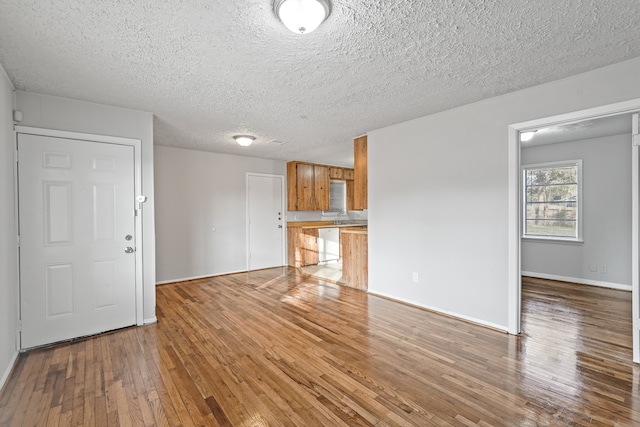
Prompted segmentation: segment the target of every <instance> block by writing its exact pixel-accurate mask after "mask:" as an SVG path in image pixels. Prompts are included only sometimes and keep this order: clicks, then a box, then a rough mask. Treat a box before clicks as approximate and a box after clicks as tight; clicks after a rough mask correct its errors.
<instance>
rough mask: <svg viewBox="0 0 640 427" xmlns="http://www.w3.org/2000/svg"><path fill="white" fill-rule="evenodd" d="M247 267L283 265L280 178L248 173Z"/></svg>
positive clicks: (257, 268) (255, 268) (251, 268)
mask: <svg viewBox="0 0 640 427" xmlns="http://www.w3.org/2000/svg"><path fill="white" fill-rule="evenodd" d="M247 179H248V210H249V270H259V269H261V268H270V267H280V266H282V265H284V259H283V253H284V233H283V230H284V229H283V227H284V225H283V220H282V219H283V218H284V216H283V214H284V212H283V211H282V198H283V194H282V187H283V182H284V177H282V176H265V175H249V176H248V177H247Z"/></svg>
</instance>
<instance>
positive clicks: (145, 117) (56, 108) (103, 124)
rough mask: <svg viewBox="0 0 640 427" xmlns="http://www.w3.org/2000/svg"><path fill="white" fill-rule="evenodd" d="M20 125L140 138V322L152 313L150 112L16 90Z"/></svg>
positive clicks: (152, 314)
mask: <svg viewBox="0 0 640 427" xmlns="http://www.w3.org/2000/svg"><path fill="white" fill-rule="evenodd" d="M16 107H17V109H18V110H20V111H22V113H23V116H24V120H23V121H22V122H21V123H20V125H22V126H32V127H38V128H45V129H56V130H63V131H70V132H81V133H89V134H96V135H108V136H119V137H123V138H135V139H139V140H141V141H142V192H143V194H144V195H146V196H147V197H148V201H147V202H146V203H145V204H144V206H143V212H142V236H143V237H142V240H143V245H144V253H143V266H142V268H143V281H144V314H143V317H144V321H145V323H149V322H153V321H155V319H156V317H155V316H156V315H155V302H156V293H155V260H156V257H155V234H154V230H155V227H154V183H153V115H152V114H151V113H146V112H143V111H135V110H128V109H124V108H117V107H111V106H107V105H101V104H94V103H89V102H81V101H76V100H72V99H66V98H58V97H53V96H46V95H39V94H35V93H29V92H23V91H17V92H16Z"/></svg>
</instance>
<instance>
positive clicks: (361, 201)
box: [353, 135, 368, 210]
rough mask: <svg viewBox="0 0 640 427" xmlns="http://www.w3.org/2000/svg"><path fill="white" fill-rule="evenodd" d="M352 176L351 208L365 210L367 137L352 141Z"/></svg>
mask: <svg viewBox="0 0 640 427" xmlns="http://www.w3.org/2000/svg"><path fill="white" fill-rule="evenodd" d="M353 154H354V167H353V169H354V174H353V175H354V176H353V183H354V188H353V198H354V200H353V208H354V209H356V210H361V209H367V205H368V199H367V187H368V181H367V135H364V136H361V137H359V138H356V139H354V140H353Z"/></svg>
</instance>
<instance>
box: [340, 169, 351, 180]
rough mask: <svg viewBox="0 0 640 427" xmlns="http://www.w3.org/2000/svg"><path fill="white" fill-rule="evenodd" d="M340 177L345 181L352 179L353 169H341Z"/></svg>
mask: <svg viewBox="0 0 640 427" xmlns="http://www.w3.org/2000/svg"><path fill="white" fill-rule="evenodd" d="M342 176H343V177H344V179H345V180H347V181H348V180H350V179H353V169H343V172H342Z"/></svg>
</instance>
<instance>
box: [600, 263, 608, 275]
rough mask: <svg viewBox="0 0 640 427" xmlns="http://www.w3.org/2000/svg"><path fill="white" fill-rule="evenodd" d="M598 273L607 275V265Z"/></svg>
mask: <svg viewBox="0 0 640 427" xmlns="http://www.w3.org/2000/svg"><path fill="white" fill-rule="evenodd" d="M600 272H601V273H602V274H607V273H608V272H609V266H608V265H603V266H602V268H600Z"/></svg>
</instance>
